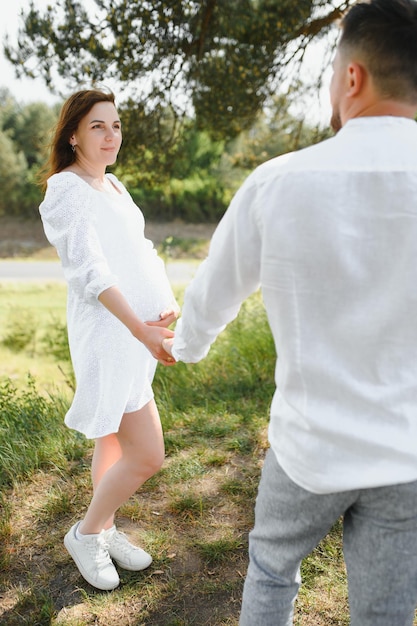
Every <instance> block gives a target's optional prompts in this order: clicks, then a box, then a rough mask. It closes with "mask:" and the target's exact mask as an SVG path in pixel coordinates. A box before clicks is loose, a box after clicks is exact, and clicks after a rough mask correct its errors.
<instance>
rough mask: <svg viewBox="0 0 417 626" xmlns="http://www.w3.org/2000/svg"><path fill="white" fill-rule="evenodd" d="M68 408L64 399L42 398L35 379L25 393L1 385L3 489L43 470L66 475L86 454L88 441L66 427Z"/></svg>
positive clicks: (0, 482)
mask: <svg viewBox="0 0 417 626" xmlns="http://www.w3.org/2000/svg"><path fill="white" fill-rule="evenodd" d="M67 408H68V407H67V403H66V401H64V400H63V399H62V398H61V397H58V396H56V397H50V398H47V397H45V396H43V395H41V394H39V392H38V391H37V389H36V383H35V380H34V379H33V378H32V377H31V376H28V380H27V386H26V388H23V389H18V388H17V387H16V386H15V385H14V384H13V382H12V381H11V380H10V379H5V380H3V381H2V382H0V488H3V487H5V486H11V485H13V484H14V482H16V481H17V480H21V479H23V478H28V477H30V476H31V475H32V474H33V472H34V471H36V470H39V469H41V468H50V469H51V468H54V469H60V470H62V471H65V470H67V469H68V461H71V460H73V459H74V458H77V457H79V456H80V455H82V454H83V452H84V447H85V444H84V440H83V439H81V438H80V437H78V436H77V435H76V434H74V433H73V432H71V431H69V430H68V429H67V428H65V426H64V425H63V416H64V414H65V411H66V409H67Z"/></svg>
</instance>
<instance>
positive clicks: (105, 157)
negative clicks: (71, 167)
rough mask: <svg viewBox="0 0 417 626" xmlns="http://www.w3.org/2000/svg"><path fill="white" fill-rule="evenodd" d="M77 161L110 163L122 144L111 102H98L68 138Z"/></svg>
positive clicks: (95, 164) (93, 163) (119, 127)
mask: <svg viewBox="0 0 417 626" xmlns="http://www.w3.org/2000/svg"><path fill="white" fill-rule="evenodd" d="M70 143H71V145H73V146H75V147H76V148H75V154H76V158H77V162H79V163H80V164H83V163H84V164H85V163H87V164H89V165H92V166H95V167H97V166H100V165H101V166H104V167H105V166H107V165H112V164H113V163H114V162H115V161H116V158H117V154H118V152H119V150H120V146H121V144H122V125H121V122H120V120H119V116H118V114H117V110H116V107H115V106H114V104H113V103H112V102H98V103H97V104H95V105H94V106H93V107H92V109H91V110H90V111H89V112H88V113H87V115H86V116H85V117H83V119H82V120H81V122H80V123H79V125H78V128H77V130H76V131H75V133H74V134H73V135H72V137H71V139H70Z"/></svg>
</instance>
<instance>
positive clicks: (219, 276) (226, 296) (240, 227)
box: [172, 175, 261, 363]
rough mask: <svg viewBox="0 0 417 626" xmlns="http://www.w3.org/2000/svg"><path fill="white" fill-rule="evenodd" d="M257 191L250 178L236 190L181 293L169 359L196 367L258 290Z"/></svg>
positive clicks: (252, 179)
mask: <svg viewBox="0 0 417 626" xmlns="http://www.w3.org/2000/svg"><path fill="white" fill-rule="evenodd" d="M256 199H257V188H256V181H255V179H254V177H253V175H251V176H250V177H249V178H248V179H247V180H246V181H245V183H244V184H243V185H242V187H241V188H240V189H239V191H238V192H237V194H236V195H235V197H234V199H233V200H232V202H231V204H230V206H229V208H228V209H227V211H226V213H225V215H224V217H223V218H222V220H221V221H220V223H219V225H218V227H217V228H216V231H215V233H214V235H213V238H212V240H211V243H210V249H209V254H208V256H207V258H206V260H205V261H203V263H202V264H201V265H200V267H199V268H198V270H197V273H196V275H195V277H194V279H193V280H192V282H191V283H190V285H189V286H188V288H187V289H186V291H185V295H184V305H183V308H182V316H181V318H180V319H179V321H178V323H177V326H176V329H175V339H174V344H173V351H172V353H173V356H174V358H175V359H176V360H177V361H184V362H188V363H196V362H198V361H200V360H201V359H203V358H204V357H205V356H206V355H207V353H208V351H209V349H210V346H211V344H212V343H213V342H214V341H215V339H216V337H217V336H218V335H219V333H220V332H221V331H222V330H224V328H225V327H226V325H227V324H228V323H229V322H231V321H232V320H233V319H234V318H235V317H236V316H237V314H238V313H239V310H240V307H241V304H242V302H243V301H244V300H245V299H246V298H247V297H248V296H249V295H250V294H251V293H253V292H254V291H256V290H257V289H258V288H259V286H260V257H261V241H260V231H259V224H258V219H257V206H256Z"/></svg>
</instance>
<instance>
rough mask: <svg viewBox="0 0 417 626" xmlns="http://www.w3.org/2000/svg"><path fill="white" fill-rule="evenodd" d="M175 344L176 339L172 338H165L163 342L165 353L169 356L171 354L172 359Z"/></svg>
mask: <svg viewBox="0 0 417 626" xmlns="http://www.w3.org/2000/svg"><path fill="white" fill-rule="evenodd" d="M173 343H174V337H172V338H168V337H167V338H165V339H163V340H162V347H163V349H164V350H165V352H166V353H167V354H169V355H170V356H171V357H172V346H173Z"/></svg>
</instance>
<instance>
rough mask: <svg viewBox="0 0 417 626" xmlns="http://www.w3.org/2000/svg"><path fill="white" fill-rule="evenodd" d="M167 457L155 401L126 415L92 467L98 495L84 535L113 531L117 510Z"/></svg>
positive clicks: (99, 444)
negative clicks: (109, 529)
mask: <svg viewBox="0 0 417 626" xmlns="http://www.w3.org/2000/svg"><path fill="white" fill-rule="evenodd" d="M114 438H116V439H114ZM164 454H165V449H164V440H163V433H162V426H161V422H160V419H159V414H158V409H157V408H156V404H155V402H154V400H151V401H150V402H148V404H146V405H145V406H144V407H143V408H142V409H140V410H139V411H135V412H133V413H125V414H124V415H123V418H122V421H121V424H120V428H119V432H118V433H116V434H114V435H109V436H108V437H103V438H101V439H98V440H97V442H96V450H95V452H94V457H95V458H94V457H93V464H92V475H93V484H94V495H93V498H92V500H91V503H90V506H89V507H88V510H87V513H86V515H85V517H84V520H83V521H82V523H81V525H80V532H81V533H83V534H94V533H99V532H101V530H102V529H103V528H105V529H106V528H109V527H110V526H111V525H112V524H113V518H114V514H115V512H116V511H117V509H118V508H119V507H120V506H121V505H122V504H123V503H124V502H126V501H127V500H128V499H129V498H130V496H132V495H133V494H134V493H135V492H136V491H137V489H138V488H139V487H140V486H141V485H142V484H143V483H144V482H145V481H146V480H147V479H148V478H150V477H151V476H153V475H154V474H155V473H156V472H157V471H158V470H159V469H160V468H161V466H162V463H163V461H164ZM106 468H107V469H106Z"/></svg>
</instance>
